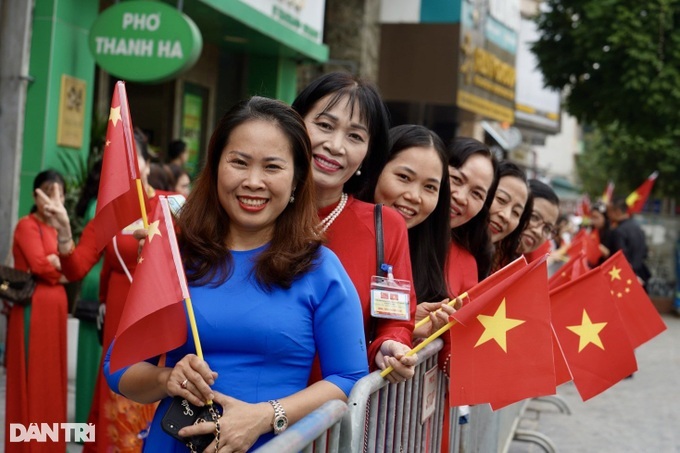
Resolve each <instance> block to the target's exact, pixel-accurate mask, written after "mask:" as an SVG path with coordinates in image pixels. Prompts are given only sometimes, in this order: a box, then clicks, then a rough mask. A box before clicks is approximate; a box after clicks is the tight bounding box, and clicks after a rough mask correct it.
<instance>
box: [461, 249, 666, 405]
mask: <svg viewBox="0 0 680 453" xmlns="http://www.w3.org/2000/svg"><path fill="white" fill-rule="evenodd" d="M581 240H582V244H583V246H582V247H580V248H579V250H578V253H576V254H574V255H573V256H572V258H571V259H570V260H569V262H568V263H567V264H565V265H564V266H563V267H562V268H561V269H560V270H558V272H557V273H556V274H554V275H553V276H552V277H551V278H550V279H548V278H547V269H546V264H545V258H542V259H539V260H536V261H534V262H532V263H531V264H529V265H527V264H525V263H524V262H523V261H522V262H514V263H511V265H508V266H507V267H506V268H504V269H502V270H500V271H499V272H498V273H496V274H494V275H492V276H491V277H489V279H487V280H488V281H483V282H481V283H480V284H479V285H477V286H475V287H474V288H472V289H470V290H468V296H469V303H467V304H466V305H465V306H463V307H462V308H461V309H460V310H458V311H457V312H456V313H454V314H453V315H452V317H451V318H452V321H453V320H455V321H457V324H455V325H454V326H453V327H452V328H451V331H450V335H451V370H450V381H449V385H450V388H449V397H450V403H451V405H452V406H460V405H467V404H480V403H490V404H491V406H492V408H493V409H498V408H501V407H504V406H506V405H508V404H511V403H514V402H517V401H520V400H522V399H526V398H531V397H536V396H541V395H548V394H554V393H555V389H556V386H557V385H560V384H562V383H564V382H568V381H569V380H572V379H573V381H574V384H575V386H576V388H577V390H578V392H579V394H580V395H581V398H582V399H583V400H584V401H585V400H587V399H589V398H592V397H593V396H595V395H598V394H599V393H601V392H603V391H604V390H606V389H608V388H609V387H611V386H612V385H614V384H616V383H617V382H619V381H620V380H621V379H623V378H625V377H627V376H629V375H631V374H632V373H633V372H635V371H636V370H637V363H636V361H635V355H634V348H636V347H638V346H640V345H641V344H643V343H644V342H646V341H649V340H650V339H651V338H653V337H655V336H656V335H658V334H659V333H661V332H662V331H663V330H665V328H666V326H665V325H664V323H663V321H662V320H661V317H660V316H659V314H658V312H657V311H656V309H655V308H654V306H653V304H652V302H651V300H650V299H649V297H648V296H647V294H646V293H645V291H644V290H643V288H642V286H641V285H640V283H639V282H638V280H637V278H636V277H635V274H634V273H633V271H632V269H631V267H630V265H629V264H628V262H627V261H626V259H625V257H624V256H623V254H622V253H621V252H618V253H616V254H615V255H613V256H612V257H611V258H609V259H608V260H607V261H605V262H604V263H603V264H602V265H600V266H599V267H596V268H594V269H590V267H589V265H588V260H587V259H586V249H587V239H586V237H585V236H583V237H582V238H581ZM489 281H490V282H491V284H490V283H489Z"/></svg>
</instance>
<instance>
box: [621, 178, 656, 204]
mask: <svg viewBox="0 0 680 453" xmlns="http://www.w3.org/2000/svg"><path fill="white" fill-rule="evenodd" d="M658 176H659V172H658V171H655V172H654V173H652V174H651V175H649V176H648V177H647V179H646V180H645V182H643V183H642V184H641V185H640V187H638V188H637V189H635V190H634V191H633V192H632V193H631V194H630V195H628V196H627V197H626V204H627V205H628V214H637V213H638V212H642V208H643V207H644V206H645V203H646V202H647V198H649V194H650V193H651V192H652V187H654V181H656V178H657V177H658Z"/></svg>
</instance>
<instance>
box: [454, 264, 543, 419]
mask: <svg viewBox="0 0 680 453" xmlns="http://www.w3.org/2000/svg"><path fill="white" fill-rule="evenodd" d="M546 276H547V268H546V263H545V257H544V258H543V259H541V260H537V261H535V262H534V263H532V264H530V265H527V266H525V267H524V268H522V269H521V270H519V271H517V272H515V273H513V274H511V275H510V276H509V277H508V278H506V279H505V280H503V281H502V282H499V283H497V284H496V285H494V286H493V287H492V288H489V289H488V290H487V291H485V292H484V293H483V294H481V295H479V297H477V298H476V299H475V300H473V303H470V304H467V305H466V306H465V307H463V308H461V309H460V310H458V311H457V312H456V313H454V314H453V315H452V316H451V318H452V320H456V321H458V322H459V324H455V325H453V327H452V328H451V329H450V335H451V370H450V379H449V398H450V404H451V405H452V406H460V405H470V404H481V403H491V404H492V406H493V408H494V409H498V408H500V407H503V406H505V405H507V404H511V403H512V402H515V401H519V400H521V399H525V398H531V397H535V396H542V395H552V394H554V393H555V387H556V386H555V368H554V364H553V348H552V329H551V326H550V300H549V297H548V282H547V277H546Z"/></svg>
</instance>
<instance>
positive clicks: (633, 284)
mask: <svg viewBox="0 0 680 453" xmlns="http://www.w3.org/2000/svg"><path fill="white" fill-rule="evenodd" d="M600 269H601V271H602V273H603V275H604V276H605V279H606V281H608V282H609V287H610V290H611V291H610V293H611V296H612V297H613V298H614V302H615V303H616V307H617V308H618V309H619V314H620V316H621V319H622V320H623V324H624V326H625V327H626V332H628V338H629V339H630V343H631V344H632V345H633V347H634V348H637V347H638V346H640V345H641V344H643V343H646V342H647V341H649V340H651V339H652V338H654V337H655V336H657V335H659V334H660V333H661V332H663V331H664V330H666V324H664V322H663V320H662V319H661V316H659V312H658V311H657V310H656V307H654V304H653V303H652V301H651V300H650V299H649V296H648V295H647V293H646V292H645V290H644V288H643V287H642V285H640V282H638V279H637V277H636V276H635V273H634V272H633V269H632V268H631V267H630V264H628V261H627V260H626V257H625V255H624V254H623V252H622V251H621V250H619V251H618V252H616V253H615V254H614V255H612V257H611V258H609V259H608V260H607V261H605V262H604V263H602V265H601V266H600Z"/></svg>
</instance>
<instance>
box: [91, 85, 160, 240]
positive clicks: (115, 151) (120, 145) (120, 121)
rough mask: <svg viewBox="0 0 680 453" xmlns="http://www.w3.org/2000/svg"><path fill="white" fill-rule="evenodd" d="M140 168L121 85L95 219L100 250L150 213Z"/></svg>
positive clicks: (113, 110) (113, 105) (113, 107)
mask: <svg viewBox="0 0 680 453" xmlns="http://www.w3.org/2000/svg"><path fill="white" fill-rule="evenodd" d="M138 180H139V166H138V164H137V151H136V150H135V140H134V134H133V129H132V120H131V119H130V109H129V107H128V102H127V95H126V93H125V84H124V83H123V82H117V83H116V87H115V88H114V90H113V98H112V99H111V109H110V112H109V123H108V128H107V130H106V143H105V145H104V157H103V160H102V172H101V178H100V180H99V194H98V195H97V212H96V215H95V217H94V219H93V222H94V224H95V234H96V239H97V242H96V244H97V250H102V249H103V248H104V247H106V244H108V243H109V241H111V238H113V237H114V236H115V235H116V234H117V233H118V232H119V231H120V230H122V229H123V228H125V227H126V226H128V225H130V224H131V223H132V222H134V221H136V220H137V219H139V218H140V217H143V215H145V214H146V213H145V212H144V213H143V212H142V211H143V210H144V209H146V208H145V206H147V202H146V194H145V193H144V191H143V190H141V189H142V187H141V183H140V184H139V187H138V185H137V181H138Z"/></svg>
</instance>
